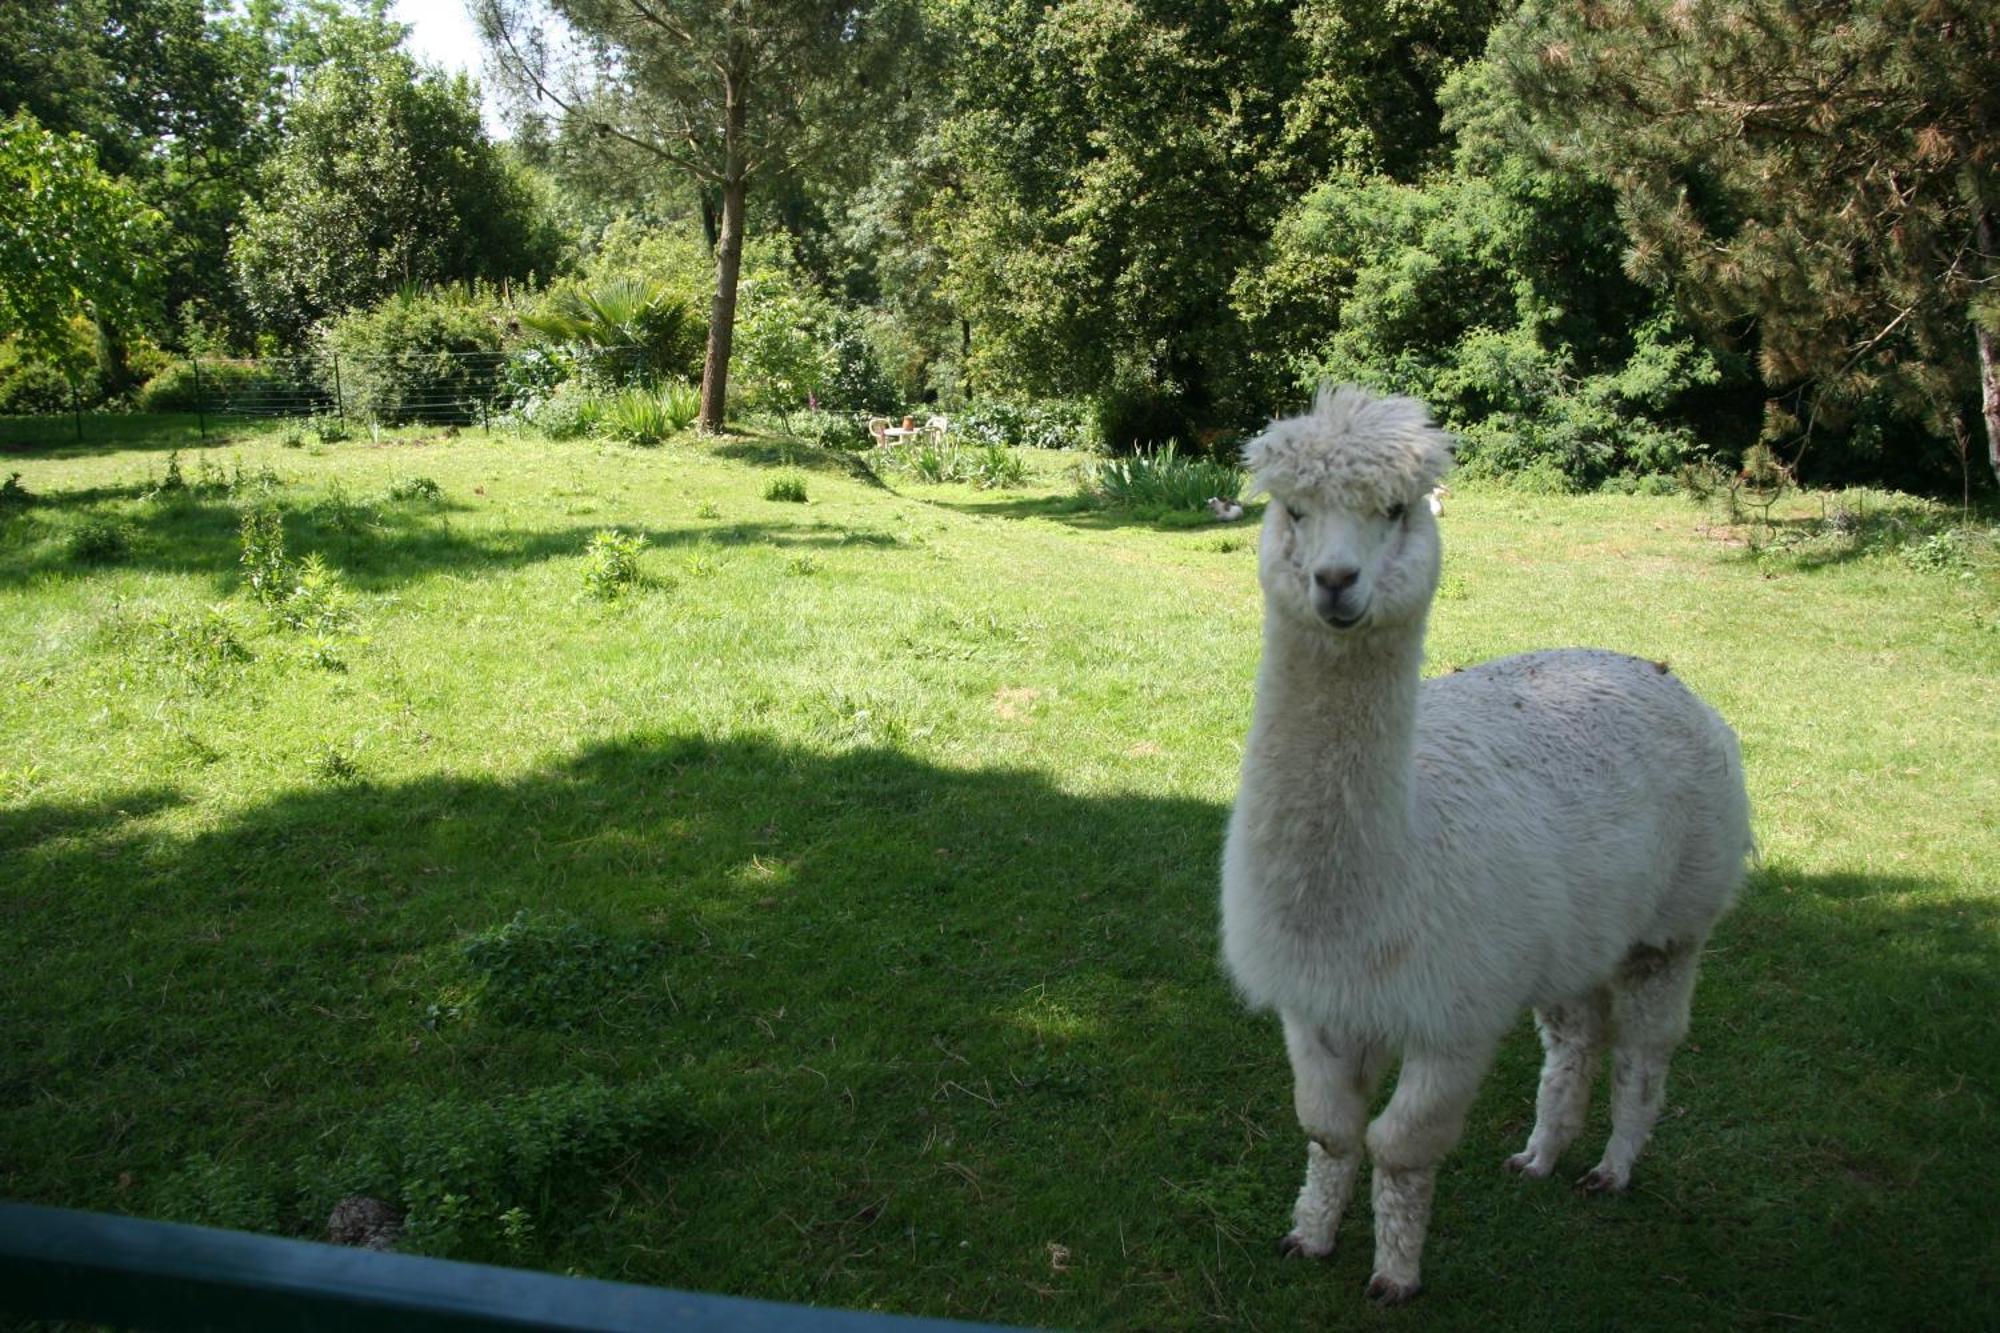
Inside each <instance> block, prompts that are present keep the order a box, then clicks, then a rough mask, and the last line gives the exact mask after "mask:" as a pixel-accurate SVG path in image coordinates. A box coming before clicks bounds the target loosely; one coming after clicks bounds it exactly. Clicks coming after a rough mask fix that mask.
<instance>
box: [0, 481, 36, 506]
mask: <svg viewBox="0 0 2000 1333" xmlns="http://www.w3.org/2000/svg"><path fill="white" fill-rule="evenodd" d="M34 502H35V495H34V492H33V491H30V490H29V489H28V488H27V487H26V486H23V485H22V484H21V474H20V473H18V472H10V473H8V474H7V480H5V481H0V511H5V510H8V509H26V508H27V507H28V506H29V505H31V504H33V503H34Z"/></svg>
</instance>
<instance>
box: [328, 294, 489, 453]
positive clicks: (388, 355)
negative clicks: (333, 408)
mask: <svg viewBox="0 0 2000 1333" xmlns="http://www.w3.org/2000/svg"><path fill="white" fill-rule="evenodd" d="M320 350H321V353H322V357H321V360H322V362H323V363H324V367H325V369H324V370H323V372H322V373H323V375H324V376H325V379H324V380H323V383H324V384H325V385H326V387H327V388H329V389H331V388H332V383H333V364H334V358H336V357H338V358H339V368H340V386H341V390H342V396H343V401H344V402H345V404H346V407H347V410H348V411H349V412H353V413H356V414H358V415H360V416H362V417H368V418H373V419H374V420H377V421H384V422H404V421H452V422H464V421H470V420H473V419H474V418H476V417H477V415H478V413H479V411H480V404H481V403H484V402H487V401H488V400H490V399H491V398H492V397H493V395H494V390H495V386H496V384H497V383H498V370H499V367H500V363H501V356H500V318H499V311H498V309H497V306H496V304H495V302H494V301H493V299H492V298H491V297H490V295H488V294H487V293H486V292H485V291H484V290H483V289H480V290H474V291H470V292H468V291H465V290H461V289H442V290H436V291H430V292H424V293H421V294H419V293H414V292H402V293H399V294H397V295H395V296H392V297H390V298H389V299H388V300H386V301H384V302H382V303H381V304H380V305H378V306H376V307H374V308H373V309H370V310H361V311H356V312H355V313H353V314H349V315H344V316H342V317H341V318H339V319H337V320H335V321H334V322H333V323H332V325H331V326H329V327H328V328H327V330H326V331H325V332H324V333H323V334H322V335H321V338H320Z"/></svg>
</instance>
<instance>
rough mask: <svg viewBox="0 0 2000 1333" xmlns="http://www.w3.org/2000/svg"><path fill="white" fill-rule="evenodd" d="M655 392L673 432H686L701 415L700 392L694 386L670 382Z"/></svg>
mask: <svg viewBox="0 0 2000 1333" xmlns="http://www.w3.org/2000/svg"><path fill="white" fill-rule="evenodd" d="M655 392H657V393H658V394H659V398H660V408H661V410H662V411H664V412H665V413H666V414H667V424H668V425H670V426H672V427H673V428H674V430H675V431H683V430H686V429H687V428H688V427H689V426H692V425H693V424H694V419H695V418H696V417H698V416H700V415H701V390H700V389H697V388H696V387H695V386H694V385H692V384H687V383H684V382H679V381H676V382H670V383H668V384H664V385H661V386H660V387H659V388H658V389H657V390H656V391H655Z"/></svg>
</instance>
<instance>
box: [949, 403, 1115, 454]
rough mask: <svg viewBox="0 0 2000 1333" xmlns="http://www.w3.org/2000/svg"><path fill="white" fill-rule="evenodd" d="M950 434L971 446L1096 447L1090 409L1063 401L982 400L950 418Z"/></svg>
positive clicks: (1085, 405)
mask: <svg viewBox="0 0 2000 1333" xmlns="http://www.w3.org/2000/svg"><path fill="white" fill-rule="evenodd" d="M951 433H952V434H953V435H958V436H962V437H964V438H966V439H968V440H970V441H972V442H973V443H975V444H1005V445H1026V446H1028V447H1029V448H1031V449H1088V448H1090V447H1092V445H1094V444H1095V443H1096V436H1095V435H1094V434H1093V431H1092V426H1091V411H1090V406H1089V405H1088V404H1087V403H1082V402H1078V401H1075V400H1073V399H1067V398H1046V399H1037V400H1034V401H1032V402H1026V403H1013V402H1008V401H1006V400H1004V399H994V398H987V399H982V400H980V401H979V402H977V403H974V404H973V405H972V406H970V407H968V408H966V409H965V410H963V411H961V412H959V413H958V414H956V415H955V416H953V417H952V418H951Z"/></svg>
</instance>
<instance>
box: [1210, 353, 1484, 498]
mask: <svg viewBox="0 0 2000 1333" xmlns="http://www.w3.org/2000/svg"><path fill="white" fill-rule="evenodd" d="M1243 462H1244V464H1245V465H1246V466H1247V467H1249V469H1250V471H1251V472H1252V474H1254V475H1255V477H1256V479H1257V486H1258V489H1260V490H1268V491H1270V492H1272V493H1273V494H1274V495H1280V496H1295V497H1296V496H1314V497H1317V498H1318V499H1320V500H1322V501H1324V502H1325V503H1328V504H1337V505H1343V506H1346V507H1349V508H1353V509H1375V510H1385V509H1388V508H1389V507H1390V506H1392V505H1398V504H1412V503H1414V502H1415V501H1417V500H1418V499H1419V498H1421V497H1422V496H1423V495H1424V494H1425V493H1426V492H1428V491H1429V490H1430V489H1431V488H1432V487H1433V486H1436V485H1437V483H1438V479H1439V478H1441V477H1442V476H1444V474H1445V473H1446V472H1447V471H1448V470H1449V469H1450V468H1451V436H1449V435H1447V434H1446V433H1445V432H1444V431H1442V430H1440V429H1438V427H1437V426H1436V425H1434V424H1433V423H1432V422H1431V414H1430V409H1429V408H1427V407H1425V406H1424V405H1423V404H1422V403H1420V402H1418V401H1417V400H1416V399H1414V398H1403V397H1398V396H1395V395H1380V394H1374V393H1370V392H1369V391H1368V390H1366V389H1363V388H1361V387H1359V386H1358V385H1353V384H1343V385H1341V386H1340V387H1338V388H1335V387H1333V386H1332V385H1328V384H1322V385H1320V388H1319V393H1318V394H1317V395H1315V396H1314V398H1313V405H1312V410H1311V411H1309V412H1307V413H1305V414H1304V415H1303V416H1296V417H1286V418H1285V419H1284V420H1282V421H1273V422H1272V423H1271V424H1270V426H1269V428H1267V429H1266V430H1265V431H1264V433H1263V434H1262V435H1259V436H1258V437H1257V438H1256V439H1254V440H1252V441H1250V443H1249V444H1247V445H1245V446H1244V449H1243Z"/></svg>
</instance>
